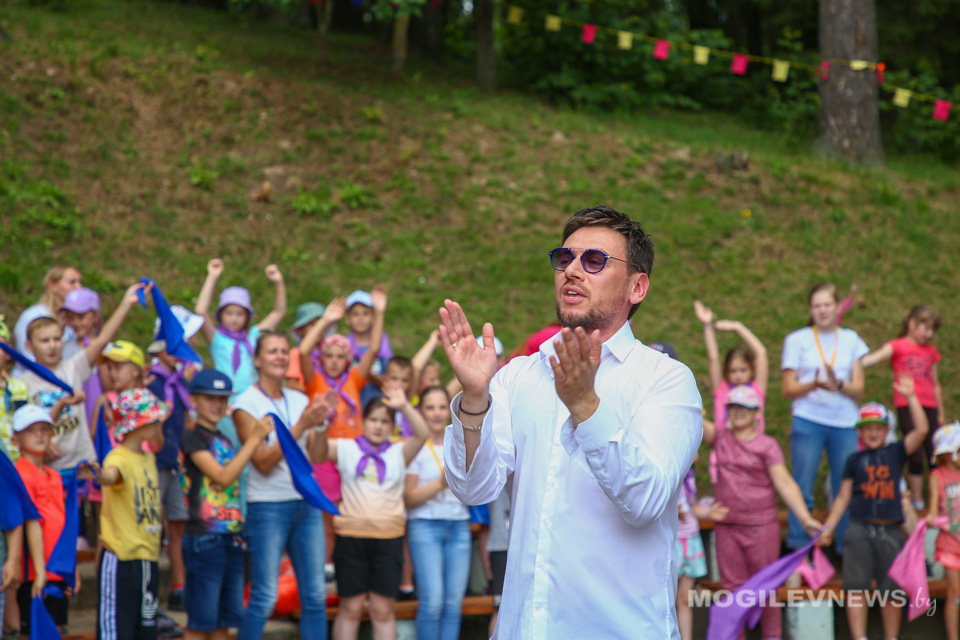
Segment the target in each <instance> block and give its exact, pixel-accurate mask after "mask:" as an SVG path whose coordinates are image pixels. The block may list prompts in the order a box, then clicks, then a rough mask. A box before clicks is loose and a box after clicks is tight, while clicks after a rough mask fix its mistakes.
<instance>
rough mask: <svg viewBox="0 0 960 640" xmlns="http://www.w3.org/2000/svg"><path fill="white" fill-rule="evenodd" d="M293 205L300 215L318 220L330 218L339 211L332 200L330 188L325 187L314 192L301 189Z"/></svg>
mask: <svg viewBox="0 0 960 640" xmlns="http://www.w3.org/2000/svg"><path fill="white" fill-rule="evenodd" d="M291 204H292V205H293V210H294V211H296V212H297V213H299V214H300V215H302V216H315V217H318V218H328V217H329V216H330V215H331V214H332V213H333V212H334V211H336V209H337V206H336V204H334V203H333V201H331V199H330V188H329V187H328V186H325V185H324V186H321V187H320V188H318V189H316V190H314V191H308V190H306V189H300V190H299V191H298V192H297V195H296V196H294V198H293V202H292V203H291Z"/></svg>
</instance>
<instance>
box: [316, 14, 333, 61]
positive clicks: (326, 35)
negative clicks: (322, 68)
mask: <svg viewBox="0 0 960 640" xmlns="http://www.w3.org/2000/svg"><path fill="white" fill-rule="evenodd" d="M315 6H316V7H317V22H318V23H319V26H318V30H319V33H320V64H321V65H325V64H327V54H328V52H329V48H330V23H331V22H333V0H323V1H322V2H319V1H318V2H317V4H316V5H315Z"/></svg>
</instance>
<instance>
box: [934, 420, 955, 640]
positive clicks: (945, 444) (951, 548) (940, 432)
mask: <svg viewBox="0 0 960 640" xmlns="http://www.w3.org/2000/svg"><path fill="white" fill-rule="evenodd" d="M957 452H960V422H951V423H950V424H945V425H943V426H942V427H940V428H939V429H937V430H936V432H934V434H933V455H934V456H935V457H936V460H937V467H936V468H935V469H934V470H933V471H931V472H930V513H929V514H928V515H927V522H928V524H931V525H932V524H933V522H934V520H936V519H937V516H939V515H943V516H946V517H947V518H948V520H949V523H948V524H947V526H946V527H943V528H941V530H940V534H939V535H938V536H937V548H936V555H935V556H934V558H935V559H936V561H937V562H939V563H940V564H942V565H943V568H944V571H945V572H946V575H947V602H946V604H945V608H944V612H943V622H944V625H945V626H946V631H947V639H948V640H960V456H958V453H957Z"/></svg>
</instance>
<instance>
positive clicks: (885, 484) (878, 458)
mask: <svg viewBox="0 0 960 640" xmlns="http://www.w3.org/2000/svg"><path fill="white" fill-rule="evenodd" d="M906 462H907V450H906V448H905V447H904V445H903V440H898V441H897V442H893V443H890V444H888V445H887V446H885V447H880V448H879V449H865V450H863V451H857V452H856V453H854V454H852V455H851V456H850V457H849V458H847V464H846V465H845V466H844V468H843V479H844V480H846V479H847V478H850V479H852V480H853V498H852V499H851V500H850V519H851V520H861V521H863V520H889V521H891V522H903V508H902V506H901V504H900V477H901V475H903V465H904V464H906Z"/></svg>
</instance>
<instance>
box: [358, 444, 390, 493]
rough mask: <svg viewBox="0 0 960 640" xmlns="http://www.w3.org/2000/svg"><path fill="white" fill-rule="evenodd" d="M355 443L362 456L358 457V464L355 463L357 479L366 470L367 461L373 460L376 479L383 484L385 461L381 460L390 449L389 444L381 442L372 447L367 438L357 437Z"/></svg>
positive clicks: (385, 472) (385, 469) (385, 471)
mask: <svg viewBox="0 0 960 640" xmlns="http://www.w3.org/2000/svg"><path fill="white" fill-rule="evenodd" d="M356 443H357V446H358V447H360V451H362V452H363V455H362V456H360V462H358V463H357V477H358V478H359V477H360V476H362V475H363V472H364V471H365V470H366V469H367V460H368V459H373V463H374V464H375V465H376V466H377V478H378V479H379V480H380V484H383V479H384V478H385V477H386V476H387V461H386V460H384V459H383V454H384V453H385V452H386V450H387V449H389V448H390V442H389V441H385V442H381V443H380V444H378V445H377V446H376V447H374V446H373V445H372V444H371V443H370V441H369V440H367V436H358V437H357V440H356Z"/></svg>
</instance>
